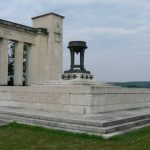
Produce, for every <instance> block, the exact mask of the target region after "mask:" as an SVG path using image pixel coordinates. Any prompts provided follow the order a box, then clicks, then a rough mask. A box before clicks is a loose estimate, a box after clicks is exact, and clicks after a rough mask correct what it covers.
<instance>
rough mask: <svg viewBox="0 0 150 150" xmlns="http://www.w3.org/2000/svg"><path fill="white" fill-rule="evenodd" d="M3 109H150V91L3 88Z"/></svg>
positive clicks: (0, 94)
mask: <svg viewBox="0 0 150 150" xmlns="http://www.w3.org/2000/svg"><path fill="white" fill-rule="evenodd" d="M81 91H82V92H81ZM0 106H1V107H15V108H32V109H37V110H39V109H40V110H45V111H65V112H73V113H80V114H86V113H95V114H96V113H102V112H108V111H115V110H125V109H133V108H140V107H150V89H135V88H133V89H130V88H120V87H91V86H89V85H59V86H56V85H55V86H54V85H53V86H31V87H21V88H20V87H17V86H15V87H7V86H2V87H0Z"/></svg>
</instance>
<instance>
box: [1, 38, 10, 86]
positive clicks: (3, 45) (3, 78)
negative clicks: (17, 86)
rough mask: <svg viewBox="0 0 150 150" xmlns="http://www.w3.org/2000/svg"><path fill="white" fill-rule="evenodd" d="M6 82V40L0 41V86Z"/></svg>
mask: <svg viewBox="0 0 150 150" xmlns="http://www.w3.org/2000/svg"><path fill="white" fill-rule="evenodd" d="M7 80H8V39H0V85H7Z"/></svg>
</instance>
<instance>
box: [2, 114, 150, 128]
mask: <svg viewBox="0 0 150 150" xmlns="http://www.w3.org/2000/svg"><path fill="white" fill-rule="evenodd" d="M0 114H7V115H10V116H18V117H25V118H31V119H32V118H34V119H39V120H47V121H54V122H61V123H68V124H78V125H84V126H92V127H110V126H117V125H118V126H119V125H122V124H125V123H130V122H131V123H132V122H134V121H139V120H143V119H148V118H150V114H145V115H139V116H131V117H126V118H120V119H119V118H118V119H115V120H110V121H98V120H91V119H88V118H86V119H82V120H81V119H72V118H63V117H61V118H60V117H56V116H55V117H51V116H48V117H47V116H41V115H37V114H36V115H35V114H34V115H31V114H25V113H17V112H13V111H6V112H5V111H0Z"/></svg>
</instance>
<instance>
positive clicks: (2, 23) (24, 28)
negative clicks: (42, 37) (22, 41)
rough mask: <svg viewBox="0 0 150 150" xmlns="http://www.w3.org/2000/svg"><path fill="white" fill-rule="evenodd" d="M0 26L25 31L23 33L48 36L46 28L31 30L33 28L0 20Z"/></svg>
mask: <svg viewBox="0 0 150 150" xmlns="http://www.w3.org/2000/svg"><path fill="white" fill-rule="evenodd" d="M0 26H3V27H8V28H13V29H16V30H20V31H25V32H31V33H41V34H48V32H47V29H46V28H33V27H29V26H26V25H22V24H18V23H14V22H10V21H6V20H2V19H0Z"/></svg>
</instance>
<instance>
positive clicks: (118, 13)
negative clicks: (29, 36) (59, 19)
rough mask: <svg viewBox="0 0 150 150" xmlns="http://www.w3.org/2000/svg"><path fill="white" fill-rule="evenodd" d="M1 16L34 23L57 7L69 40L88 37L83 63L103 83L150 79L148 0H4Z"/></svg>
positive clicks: (66, 57)
mask: <svg viewBox="0 0 150 150" xmlns="http://www.w3.org/2000/svg"><path fill="white" fill-rule="evenodd" d="M0 2H1V3H0V10H1V13H0V19H4V20H8V21H13V22H17V23H20V24H24V25H28V26H32V20H31V19H30V18H32V17H35V16H38V15H41V14H45V13H49V12H54V13H58V14H60V15H62V16H65V19H64V27H63V28H64V31H63V34H64V35H63V41H64V43H63V52H64V53H63V60H64V61H63V63H64V70H68V69H69V66H70V54H69V50H68V49H67V46H68V42H69V41H72V40H82V41H86V42H87V46H88V49H87V50H86V53H85V68H86V69H87V70H89V71H91V73H92V74H93V75H94V78H95V79H96V80H98V81H103V82H110V81H113V82H120V81H150V0H80V1H79V0H5V1H4V0H0Z"/></svg>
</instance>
